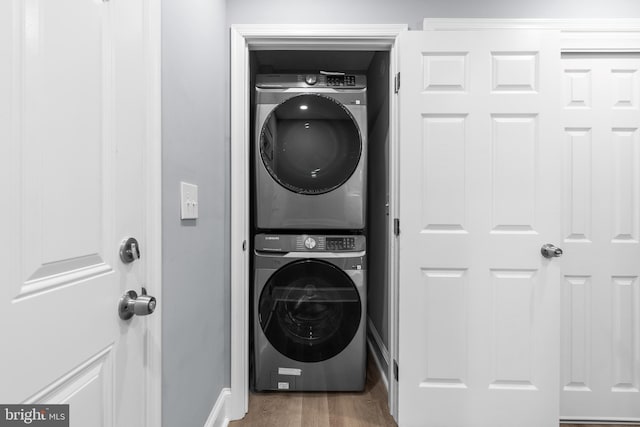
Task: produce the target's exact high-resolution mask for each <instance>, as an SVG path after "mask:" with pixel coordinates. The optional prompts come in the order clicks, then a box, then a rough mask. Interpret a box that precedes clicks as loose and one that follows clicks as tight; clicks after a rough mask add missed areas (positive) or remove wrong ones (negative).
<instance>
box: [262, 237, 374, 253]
mask: <svg viewBox="0 0 640 427" xmlns="http://www.w3.org/2000/svg"><path fill="white" fill-rule="evenodd" d="M254 243H255V250H256V251H257V252H282V253H286V252H360V251H364V250H365V243H366V238H365V236H361V235H333V236H326V235H310V234H256V236H255V239H254Z"/></svg>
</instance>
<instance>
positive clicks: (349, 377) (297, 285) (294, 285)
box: [253, 234, 367, 391]
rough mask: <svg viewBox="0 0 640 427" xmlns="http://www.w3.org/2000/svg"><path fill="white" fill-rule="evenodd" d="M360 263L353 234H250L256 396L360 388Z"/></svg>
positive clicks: (361, 251) (361, 242) (361, 243)
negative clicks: (252, 239)
mask: <svg viewBox="0 0 640 427" xmlns="http://www.w3.org/2000/svg"><path fill="white" fill-rule="evenodd" d="M365 257H366V252H365V237H364V236H360V235H357V236H356V235H341V236H318V235H306V234H305V235H282V234H280V235H278V234H258V235H256V236H255V252H254V282H253V283H254V288H253V328H254V329H253V348H254V351H253V358H254V359H253V366H254V370H253V371H254V386H255V389H256V390H258V391H263V390H285V391H294V390H296V391H356V390H358V391H359V390H363V389H364V384H365V372H366V348H365V344H366V336H365V333H366V329H365V328H366V326H365V325H366V321H365V319H366V305H365V304H366V300H367V298H366V265H365Z"/></svg>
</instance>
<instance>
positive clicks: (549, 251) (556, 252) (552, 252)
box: [540, 243, 562, 258]
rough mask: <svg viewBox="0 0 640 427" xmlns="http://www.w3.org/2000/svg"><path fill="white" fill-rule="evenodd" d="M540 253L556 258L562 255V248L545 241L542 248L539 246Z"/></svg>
mask: <svg viewBox="0 0 640 427" xmlns="http://www.w3.org/2000/svg"><path fill="white" fill-rule="evenodd" d="M540 253H541V254H542V256H543V257H545V258H558V257H560V256H562V249H560V248H558V247H556V246H555V245H552V244H551V243H546V244H544V245H542V248H540Z"/></svg>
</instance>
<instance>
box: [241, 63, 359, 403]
mask: <svg viewBox="0 0 640 427" xmlns="http://www.w3.org/2000/svg"><path fill="white" fill-rule="evenodd" d="M255 100H256V115H255V123H256V129H255V139H254V141H255V146H254V153H255V154H254V156H255V157H254V164H255V171H254V172H255V173H254V176H255V187H254V225H255V227H254V228H255V230H256V232H255V235H254V259H253V279H254V280H253V301H252V302H253V328H254V329H253V367H254V369H253V371H254V387H255V389H256V390H259V391H262V390H296V391H339V390H341V391H346V390H362V389H363V388H364V383H365V372H366V347H365V346H366V301H367V297H366V239H365V236H364V230H365V218H366V215H365V214H366V213H365V208H366V200H365V196H366V148H367V111H366V108H367V107H366V77H365V76H363V75H349V74H342V73H319V74H303V75H298V74H258V75H257V76H256V92H255Z"/></svg>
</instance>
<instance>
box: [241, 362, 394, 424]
mask: <svg viewBox="0 0 640 427" xmlns="http://www.w3.org/2000/svg"><path fill="white" fill-rule="evenodd" d="M229 426H230V427H240V426H243V427H244V426H247V427H271V426H273V427H301V426H304V427H369V426H371V427H375V426H381V427H386V426H389V427H395V426H396V423H395V421H394V420H393V418H392V417H391V415H389V406H388V405H387V390H386V388H385V386H384V383H383V382H382V380H381V379H380V373H379V371H378V368H377V366H376V364H375V362H373V361H372V360H371V357H369V360H368V363H367V382H366V384H365V390H364V391H363V392H360V393H342V392H341V393H337V392H336V393H279V392H271V393H250V394H249V412H248V413H247V415H246V416H245V417H244V418H243V419H242V420H239V421H231V422H230V423H229Z"/></svg>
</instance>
